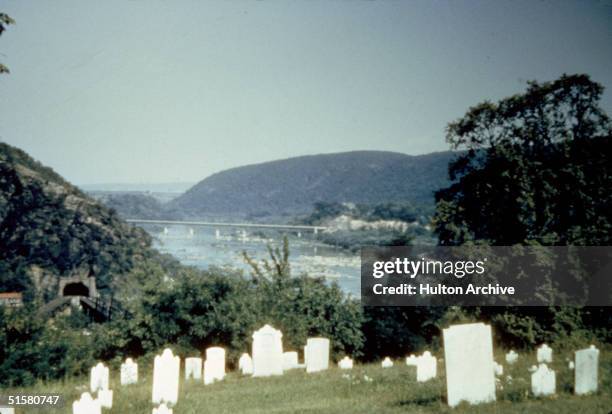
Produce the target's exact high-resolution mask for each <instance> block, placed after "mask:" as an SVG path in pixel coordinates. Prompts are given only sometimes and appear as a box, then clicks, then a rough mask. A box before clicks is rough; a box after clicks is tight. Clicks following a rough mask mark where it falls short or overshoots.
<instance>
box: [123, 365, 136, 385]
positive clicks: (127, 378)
mask: <svg viewBox="0 0 612 414" xmlns="http://www.w3.org/2000/svg"><path fill="white" fill-rule="evenodd" d="M137 382H138V364H137V363H135V362H134V361H132V358H128V359H126V360H125V363H123V364H121V385H130V384H136V383H137Z"/></svg>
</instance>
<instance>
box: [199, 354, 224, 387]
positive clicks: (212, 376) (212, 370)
mask: <svg viewBox="0 0 612 414" xmlns="http://www.w3.org/2000/svg"><path fill="white" fill-rule="evenodd" d="M223 378H225V349H223V348H221V347H219V346H213V347H211V348H208V349H206V361H204V384H206V385H208V384H212V383H213V382H215V381H221V380H222V379H223Z"/></svg>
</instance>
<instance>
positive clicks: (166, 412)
mask: <svg viewBox="0 0 612 414" xmlns="http://www.w3.org/2000/svg"><path fill="white" fill-rule="evenodd" d="M153 414H172V408H168V406H167V405H166V404H161V405H160V406H159V407H157V408H153Z"/></svg>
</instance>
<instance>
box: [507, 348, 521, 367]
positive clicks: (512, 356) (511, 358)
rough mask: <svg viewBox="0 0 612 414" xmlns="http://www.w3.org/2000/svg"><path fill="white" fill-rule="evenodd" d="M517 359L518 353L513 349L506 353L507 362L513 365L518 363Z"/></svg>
mask: <svg viewBox="0 0 612 414" xmlns="http://www.w3.org/2000/svg"><path fill="white" fill-rule="evenodd" d="M516 361H518V354H517V353H516V352H514V351H513V350H512V349H511V350H510V352H508V353H507V354H506V363H508V365H512V364H514V363H516Z"/></svg>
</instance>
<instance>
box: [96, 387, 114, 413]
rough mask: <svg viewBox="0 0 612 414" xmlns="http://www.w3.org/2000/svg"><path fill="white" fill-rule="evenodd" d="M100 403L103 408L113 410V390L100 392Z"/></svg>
mask: <svg viewBox="0 0 612 414" xmlns="http://www.w3.org/2000/svg"><path fill="white" fill-rule="evenodd" d="M98 401H99V402H100V406H101V407H102V408H108V409H111V408H113V392H112V391H111V390H98Z"/></svg>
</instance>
